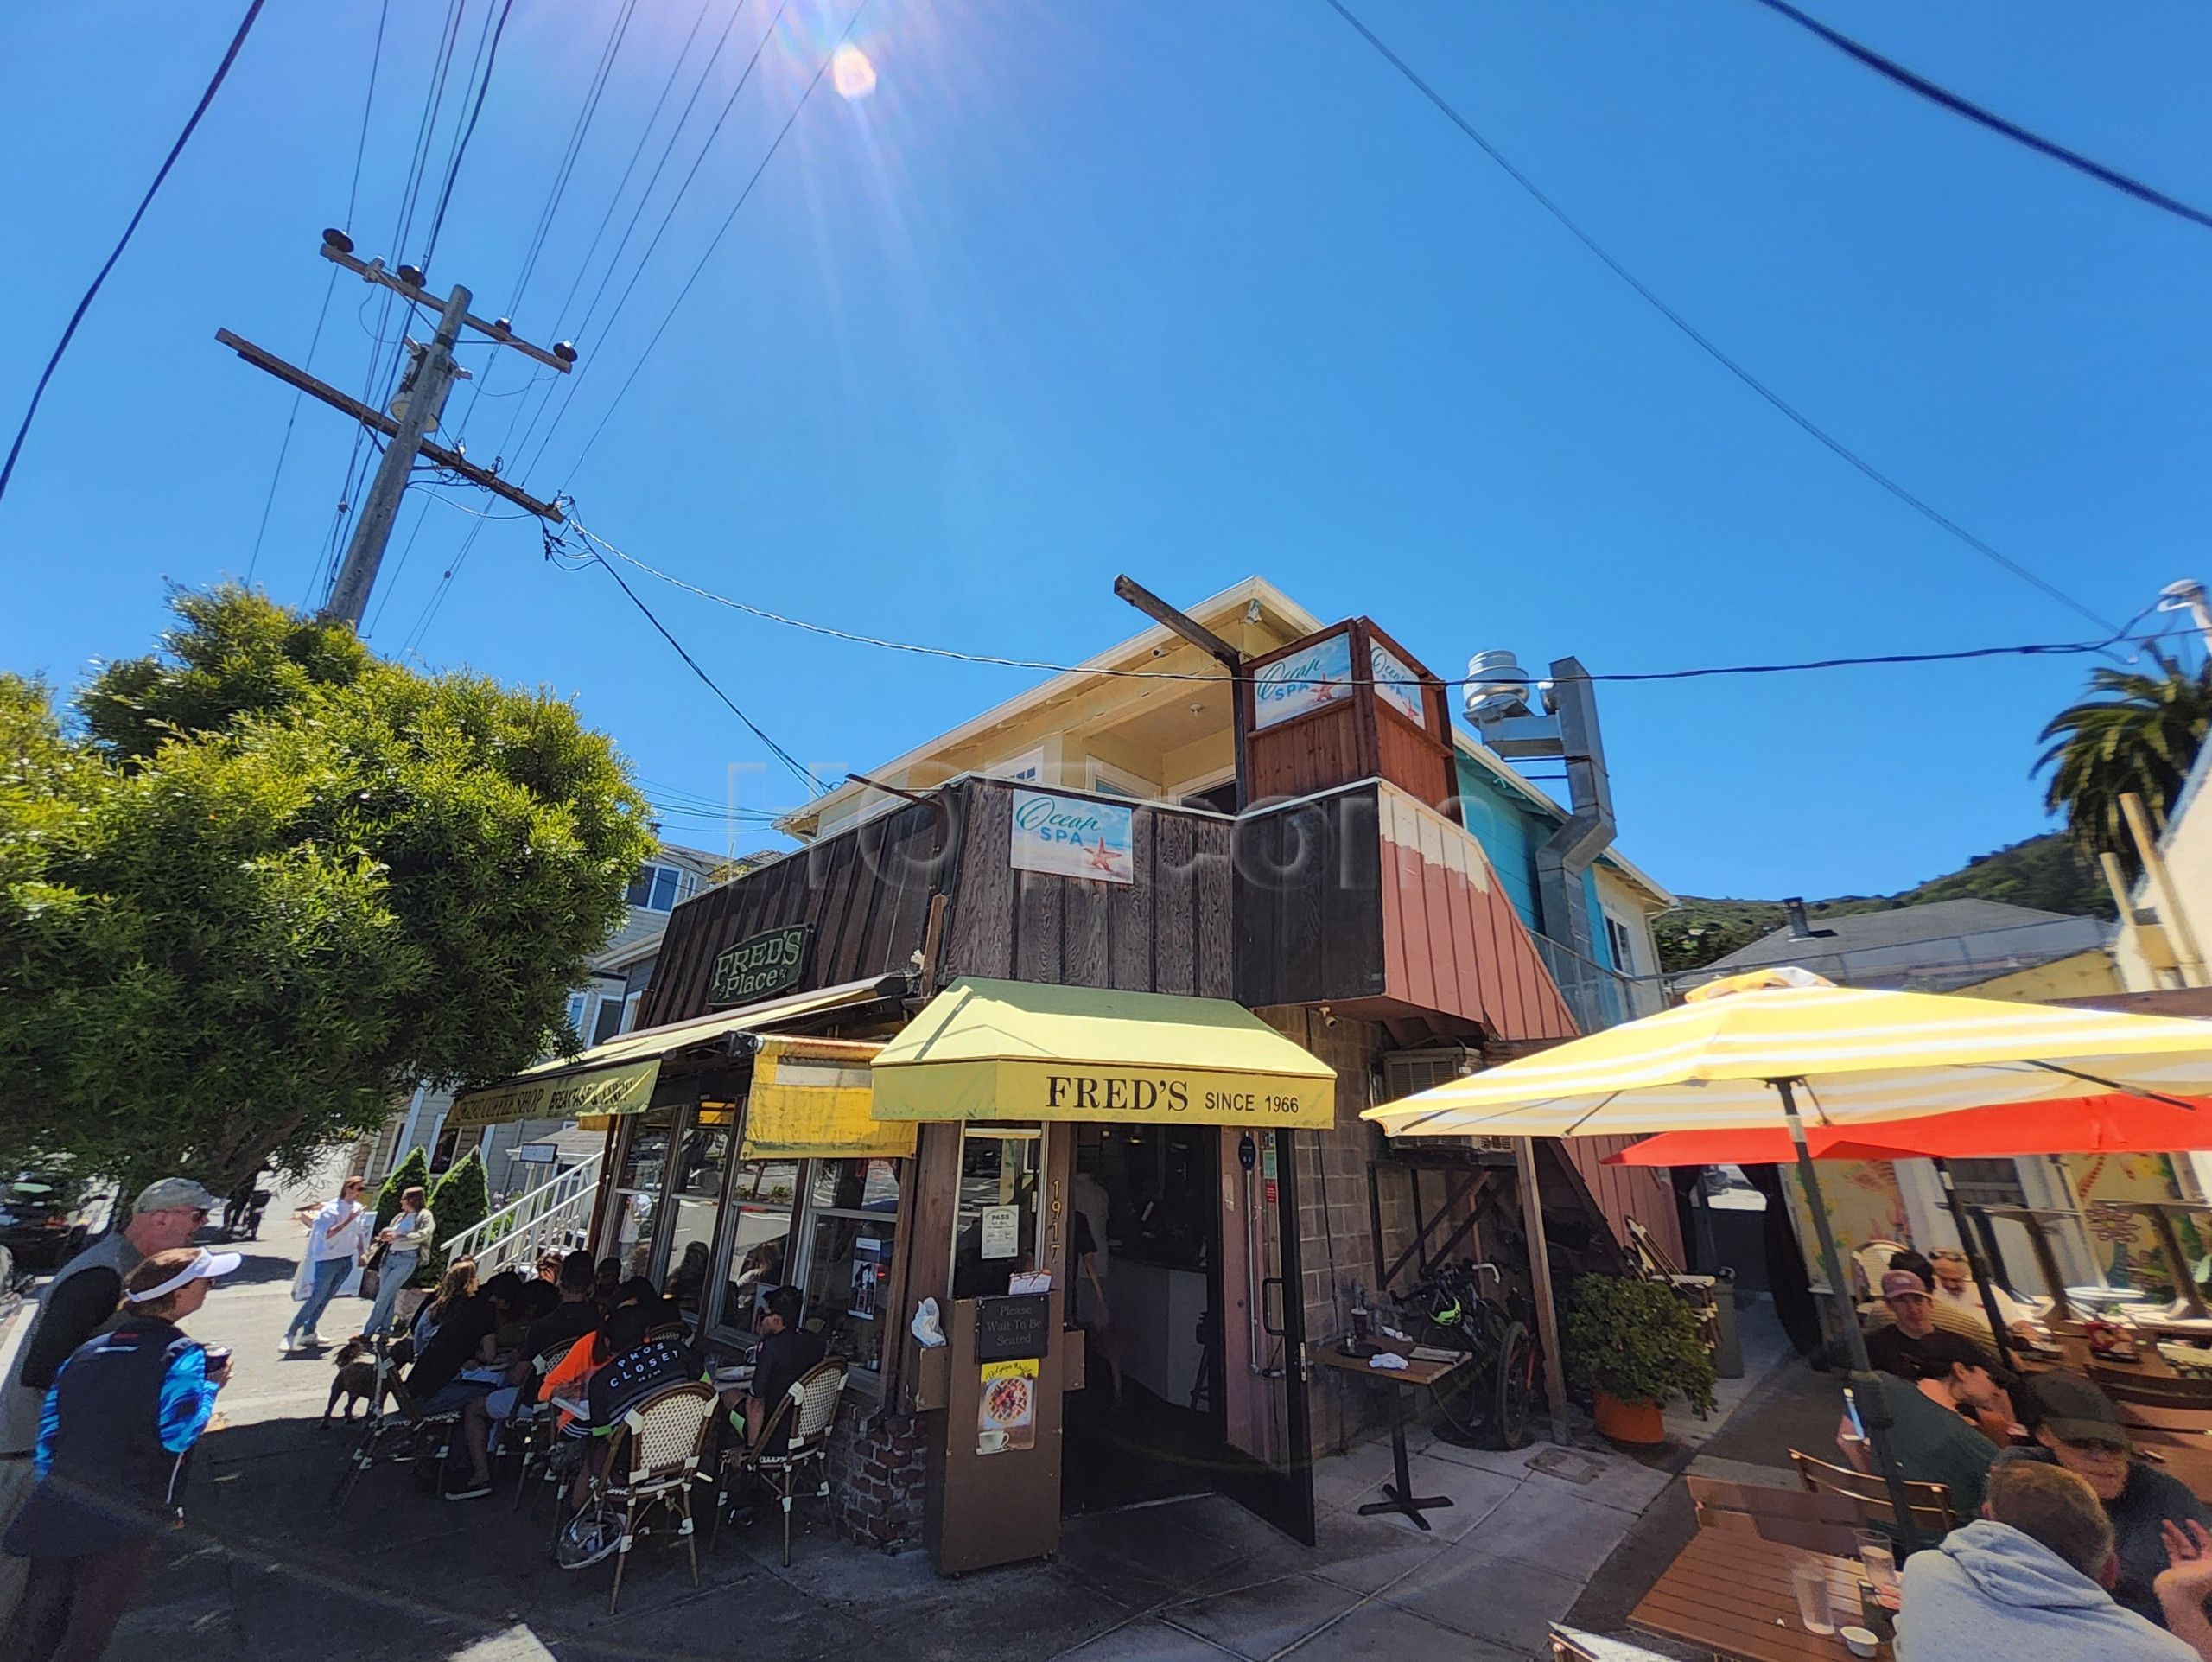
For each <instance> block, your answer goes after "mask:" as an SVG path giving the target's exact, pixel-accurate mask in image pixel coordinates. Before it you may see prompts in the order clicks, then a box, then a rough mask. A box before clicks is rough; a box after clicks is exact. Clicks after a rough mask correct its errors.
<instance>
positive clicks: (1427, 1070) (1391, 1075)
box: [1383, 1045, 1513, 1154]
mask: <svg viewBox="0 0 2212 1662" xmlns="http://www.w3.org/2000/svg"><path fill="white" fill-rule="evenodd" d="M1482 1065H1483V1058H1482V1053H1481V1052H1480V1051H1478V1050H1473V1049H1471V1048H1468V1047H1467V1046H1465V1045H1432V1046H1430V1047H1428V1048H1426V1049H1422V1050H1389V1051H1385V1052H1384V1053H1383V1100H1384V1101H1385V1102H1396V1101H1397V1100H1398V1099H1399V1098H1402V1097H1410V1096H1412V1095H1413V1094H1414V1092H1416V1091H1426V1090H1427V1089H1428V1088H1429V1087H1430V1086H1437V1085H1442V1084H1444V1083H1445V1082H1446V1081H1447V1080H1450V1079H1465V1078H1466V1076H1467V1075H1468V1074H1470V1073H1475V1072H1477V1071H1478V1070H1479V1069H1480V1068H1481V1067H1482ZM1437 1140H1438V1141H1440V1142H1444V1143H1457V1144H1459V1146H1460V1147H1462V1148H1468V1149H1479V1150H1480V1151H1482V1152H1483V1153H1484V1154H1510V1153H1511V1152H1512V1151H1513V1139H1512V1138H1510V1137H1443V1138H1439V1139H1437Z"/></svg>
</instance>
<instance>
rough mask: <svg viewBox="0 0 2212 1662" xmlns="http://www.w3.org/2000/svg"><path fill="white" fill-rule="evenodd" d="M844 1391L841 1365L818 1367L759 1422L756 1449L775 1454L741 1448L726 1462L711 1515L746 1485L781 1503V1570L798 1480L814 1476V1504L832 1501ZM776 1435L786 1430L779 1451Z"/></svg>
mask: <svg viewBox="0 0 2212 1662" xmlns="http://www.w3.org/2000/svg"><path fill="white" fill-rule="evenodd" d="M844 1391H845V1365H844V1364H843V1363H842V1362H835V1361H830V1362H817V1363H816V1364H815V1365H814V1366H812V1367H810V1368H809V1369H808V1370H807V1371H806V1372H804V1373H803V1374H801V1375H800V1376H799V1377H798V1379H795V1380H793V1381H792V1382H791V1389H790V1390H789V1391H785V1393H784V1394H783V1396H782V1397H781V1398H779V1400H778V1401H777V1403H776V1405H775V1407H774V1408H772V1409H771V1410H769V1412H768V1417H767V1418H766V1419H765V1420H763V1421H762V1422H761V1424H760V1447H761V1448H762V1449H775V1450H776V1452H774V1453H772V1454H756V1453H754V1452H753V1450H751V1449H743V1448H739V1449H731V1450H730V1451H729V1452H728V1455H726V1456H725V1457H724V1461H723V1467H722V1476H723V1483H722V1487H721V1493H718V1494H717V1495H716V1496H715V1510H716V1511H717V1512H721V1510H722V1509H723V1508H725V1507H726V1506H728V1504H729V1500H730V1496H731V1494H732V1493H734V1491H736V1490H737V1489H738V1488H739V1487H741V1485H742V1484H743V1483H744V1482H745V1481H746V1480H747V1479H748V1478H751V1479H755V1480H757V1481H759V1482H760V1484H761V1485H762V1486H763V1487H766V1489H767V1491H768V1492H769V1493H771V1494H772V1495H774V1496H775V1497H776V1499H777V1500H779V1501H781V1502H782V1503H783V1511H784V1567H785V1569H789V1568H790V1567H791V1502H792V1500H793V1499H794V1498H795V1497H796V1496H797V1495H798V1486H799V1479H800V1475H801V1474H802V1473H804V1472H807V1471H811V1472H812V1473H813V1474H814V1479H815V1487H814V1495H815V1498H816V1499H817V1500H823V1501H827V1500H829V1428H830V1427H831V1426H832V1425H833V1424H835V1423H836V1419H837V1404H838V1402H839V1400H840V1398H842V1397H843V1395H844ZM779 1430H787V1431H788V1432H789V1434H790V1435H789V1436H786V1437H785V1438H784V1439H783V1441H782V1447H781V1448H780V1449H778V1448H777V1441H778V1439H777V1433H778V1431H779Z"/></svg>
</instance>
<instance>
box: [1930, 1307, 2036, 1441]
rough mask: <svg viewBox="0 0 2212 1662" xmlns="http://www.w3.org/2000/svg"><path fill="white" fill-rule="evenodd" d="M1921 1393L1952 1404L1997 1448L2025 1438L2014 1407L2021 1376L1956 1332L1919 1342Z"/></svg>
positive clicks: (1937, 1400)
mask: <svg viewBox="0 0 2212 1662" xmlns="http://www.w3.org/2000/svg"><path fill="white" fill-rule="evenodd" d="M1920 1366H1921V1375H1920V1379H1919V1380H1918V1381H1917V1383H1918V1385H1919V1386H1920V1391H1921V1394H1922V1395H1923V1396H1924V1397H1927V1398H1929V1400H1930V1401H1932V1402H1937V1403H1942V1404H1948V1405H1949V1406H1950V1407H1952V1408H1954V1409H1955V1410H1957V1411H1958V1413H1959V1414H1960V1415H1961V1417H1963V1418H1964V1419H1965V1420H1966V1421H1967V1423H1969V1424H1970V1425H1972V1426H1973V1427H1974V1429H1975V1430H1978V1431H1980V1433H1981V1434H1982V1436H1986V1437H1987V1438H1988V1439H1989V1440H1990V1442H1993V1443H1994V1444H1995V1445H1996V1446H1997V1447H1998V1448H1999V1449H2009V1448H2011V1447H2012V1445H2013V1444H2014V1443H2016V1442H2028V1441H2029V1437H2028V1433H2027V1430H2026V1428H2025V1427H2024V1425H2023V1424H2022V1423H2021V1421H2020V1417H2019V1413H2018V1410H2016V1409H2015V1408H2014V1406H2013V1402H2012V1392H2013V1390H2014V1388H2015V1387H2016V1386H2018V1384H2019V1380H2018V1379H2017V1378H2015V1377H2014V1375H2013V1374H2012V1373H2011V1372H2009V1371H2007V1370H2006V1369H2004V1368H2001V1367H1999V1366H1997V1360H1996V1359H1995V1358H1994V1357H1993V1356H1991V1355H1990V1353H1988V1352H1987V1351H1986V1350H1984V1349H1982V1347H1980V1346H1979V1345H1977V1344H1975V1343H1974V1342H1973V1340H1967V1339H1961V1338H1960V1337H1959V1336H1958V1334H1954V1333H1937V1334H1931V1335H1929V1338H1928V1339H1927V1340H1924V1341H1923V1343H1922V1345H1921V1347H1920Z"/></svg>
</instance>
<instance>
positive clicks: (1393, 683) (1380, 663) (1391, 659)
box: [1367, 640, 1428, 729]
mask: <svg viewBox="0 0 2212 1662" xmlns="http://www.w3.org/2000/svg"><path fill="white" fill-rule="evenodd" d="M1367 659H1368V672H1369V673H1370V674H1371V675H1372V676H1373V677H1374V678H1375V696H1376V697H1378V698H1380V699H1382V700H1383V703H1385V704H1389V706H1390V708H1391V709H1393V710H1396V711H1397V712H1398V714H1400V715H1401V716H1404V717H1405V718H1406V719H1407V720H1408V721H1409V722H1411V723H1413V724H1414V726H1415V727H1419V728H1424V729H1425V728H1427V725H1428V713H1427V710H1423V709H1422V708H1421V705H1422V703H1423V699H1422V697H1421V678H1420V677H1419V676H1418V675H1415V674H1414V672H1413V666H1412V665H1409V664H1408V663H1407V662H1406V660H1405V659H1402V658H1401V657H1399V656H1398V654H1397V653H1394V652H1392V651H1391V650H1390V649H1389V647H1388V646H1384V645H1383V643H1382V642H1381V641H1379V640H1369V642H1368V643H1367Z"/></svg>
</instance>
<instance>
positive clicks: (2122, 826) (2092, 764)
mask: <svg viewBox="0 0 2212 1662" xmlns="http://www.w3.org/2000/svg"><path fill="white" fill-rule="evenodd" d="M2151 658H2152V662H2153V663H2155V664H2156V665H2158V673H2157V674H2155V675H2152V674H2146V673H2144V672H2140V671H2135V670H2122V669H2099V670H2098V671H2096V672H2095V673H2094V674H2093V675H2092V676H2091V677H2090V678H2089V696H2088V697H2086V698H2084V699H2082V701H2081V702H2080V703H2079V704H2069V705H2068V706H2067V707H2066V708H2065V709H2064V710H2060V711H2059V712H2058V714H2057V715H2056V716H2052V717H2051V718H2050V725H2049V726H2047V727H2045V728H2044V730H2043V732H2042V734H2041V735H2039V736H2040V737H2041V738H2043V739H2047V740H2051V741H2055V742H2053V743H2052V744H2051V746H2050V748H2049V749H2048V750H2045V751H2044V753H2043V755H2040V756H2038V757H2037V759H2036V766H2035V771H2036V772H2037V773H2041V772H2042V771H2043V770H2044V768H2046V767H2052V768H2054V769H2055V771H2054V772H2053V773H2052V774H2051V776H2050V788H2049V789H2048V790H2046V791H2045V792H2044V806H2045V807H2047V808H2049V809H2050V810H2051V811H2052V812H2057V811H2058V810H2060V809H2062V808H2063V809H2064V810H2065V812H2066V834H2067V836H2068V837H2069V839H2070V840H2071V841H2072V843H2073V844H2074V846H2075V848H2077V849H2079V850H2081V851H2082V855H2083V856H2084V857H2086V858H2088V859H2089V860H2091V861H2094V859H2095V858H2096V857H2097V856H2098V855H2100V854H2101V853H2103V852H2105V851H2106V850H2111V851H2112V852H2113V853H2114V854H2117V855H2118V856H2120V864H2121V865H2123V866H2125V867H2126V869H2128V870H2129V871H2131V872H2133V870H2134V869H2136V867H2137V864H2138V862H2137V859H2136V857H2135V849H2134V844H2133V842H2132V841H2131V840H2130V839H2129V837H2128V834H2127V822H2126V819H2125V818H2123V817H2122V815H2121V813H2120V798H2121V797H2122V796H2124V795H2125V794H2126V793H2128V792H2130V791H2133V792H2134V793H2136V794H2137V795H2139V796H2140V797H2141V798H2142V799H2143V806H2145V807H2146V808H2148V809H2149V810H2150V811H2151V815H2152V820H2153V821H2154V823H2158V824H2164V821H2165V818H2166V816H2167V815H2168V814H2170V813H2171V812H2172V811H2173V808H2174V804H2175V802H2176V800H2177V799H2178V798H2179V796H2180V795H2181V789H2182V783H2183V780H2186V779H2187V778H2188V777H2189V770H2190V766H2191V765H2192V764H2193V763H2194V762H2195V761H2196V752H2197V749H2198V748H2199V747H2200V746H2201V745H2202V743H2203V742H2204V735H2205V731H2206V729H2208V727H2212V663H2208V664H2207V665H2206V666H2205V669H2204V671H2202V672H2199V673H2197V674H2194V675H2192V674H2190V672H2188V671H2186V670H2184V669H2183V667H2182V666H2181V665H2179V664H2178V663H2177V662H2176V661H2175V660H2174V659H2171V658H2168V657H2166V656H2164V654H2163V653H2158V652H2156V651H2153V652H2152V654H2151Z"/></svg>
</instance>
